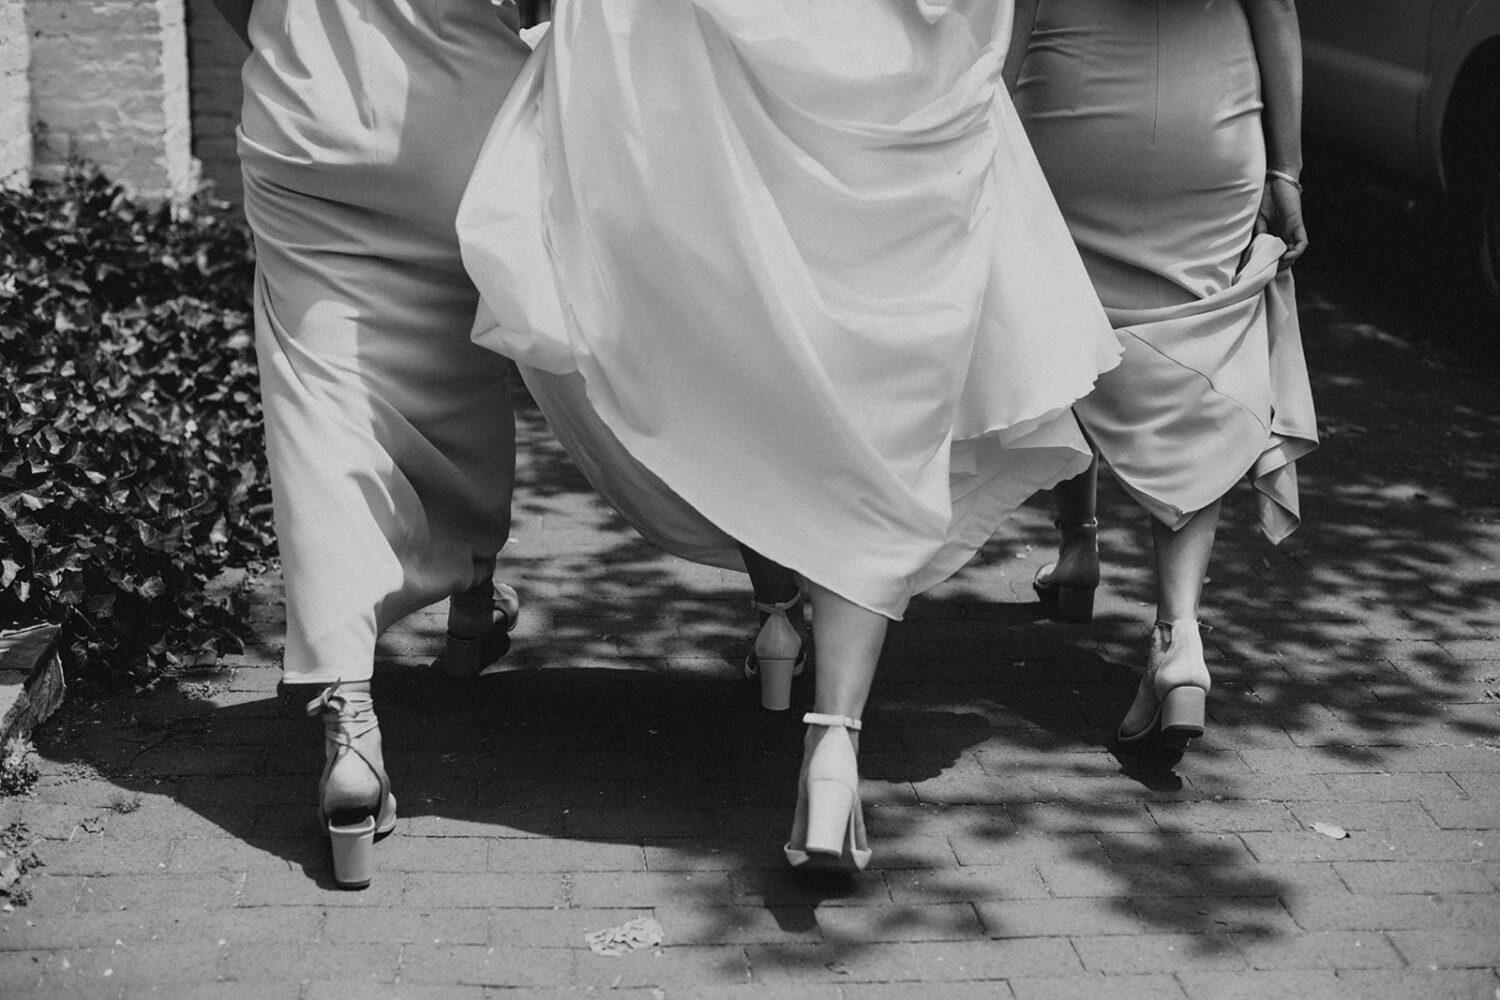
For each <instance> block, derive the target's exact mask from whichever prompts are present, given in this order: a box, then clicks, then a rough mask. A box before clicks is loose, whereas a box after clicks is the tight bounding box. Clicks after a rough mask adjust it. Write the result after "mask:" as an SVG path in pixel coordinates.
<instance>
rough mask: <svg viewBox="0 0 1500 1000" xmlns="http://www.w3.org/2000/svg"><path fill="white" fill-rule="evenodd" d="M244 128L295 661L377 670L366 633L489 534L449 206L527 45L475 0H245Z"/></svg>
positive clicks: (434, 590) (500, 424)
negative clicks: (409, 1)
mask: <svg viewBox="0 0 1500 1000" xmlns="http://www.w3.org/2000/svg"><path fill="white" fill-rule="evenodd" d="M250 33H251V40H252V43H253V50H252V52H251V55H250V57H249V59H248V61H247V63H246V65H245V69H244V82H245V101H244V109H243V116H242V125H241V132H240V137H239V147H240V156H241V161H242V164H243V169H244V174H245V211H246V215H247V216H248V218H249V221H250V224H251V227H252V229H253V230H254V234H255V247H256V265H257V277H256V286H255V328H256V350H257V355H258V358H259V363H260V374H261V394H262V400H263V403H264V412H265V420H266V435H267V451H268V456H269V460H270V467H271V479H272V491H273V497H274V502H275V513H276V531H277V537H278V541H279V544H280V550H281V557H282V563H283V571H284V572H283V575H284V579H285V584H286V598H287V647H286V657H285V668H286V677H287V680H288V681H292V682H298V683H314V682H316V683H326V682H330V681H333V680H336V679H340V678H342V679H343V680H346V681H354V680H361V679H365V678H368V677H369V676H370V673H371V671H372V668H373V662H374V652H375V642H376V637H377V636H378V634H379V633H380V632H381V631H382V630H383V629H385V628H386V627H387V626H389V625H391V624H392V623H394V622H395V621H397V620H398V619H400V618H401V617H403V616H405V615H406V614H408V613H409V612H411V611H413V610H416V609H418V608H421V607H424V606H426V605H428V604H431V603H433V602H435V601H438V600H441V599H442V598H444V597H446V596H448V595H449V594H452V593H454V592H456V591H459V590H462V589H465V588H467V587H468V586H469V585H470V584H471V583H472V582H473V581H474V577H475V575H476V573H478V572H481V571H482V569H483V566H484V564H485V563H486V562H487V561H488V560H490V559H492V558H493V556H494V554H495V553H496V552H497V551H498V550H499V548H500V546H501V545H503V544H504V542H505V538H506V535H507V532H508V530H509V522H510V491H511V484H512V478H513V477H512V472H513V464H514V422H513V416H512V413H511V409H510V402H509V400H508V398H507V396H506V389H505V380H506V377H507V366H506V362H505V360H504V359H503V358H500V357H498V356H497V355H495V354H493V353H492V352H489V351H486V350H483V349H482V348H479V347H476V346H475V345H474V344H473V343H472V341H471V340H470V338H469V332H470V329H471V327H472V324H473V319H474V314H475V310H476V307H477V304H478V293H477V291H476V290H475V289H474V286H473V284H472V283H471V282H470V281H469V279H468V276H467V274H466V273H465V272H464V269H463V266H462V263H461V261H460V259H459V252H458V241H457V236H456V234H455V231H454V227H453V218H454V215H455V213H456V212H457V207H458V198H459V194H460V192H461V191H462V188H463V185H464V184H465V183H466V182H467V179H468V176H469V169H470V167H471V166H472V164H473V162H474V158H475V156H476V154H477V152H478V148H479V143H480V141H481V139H482V138H483V135H484V130H485V128H487V127H488V125H489V123H490V121H491V120H492V119H493V118H494V114H495V110H496V109H497V108H498V107H499V105H500V101H501V99H502V98H503V96H504V94H505V91H506V89H507V86H508V84H509V82H510V80H511V79H513V78H514V76H515V75H516V73H517V71H518V70H519V69H520V66H521V64H522V62H523V61H524V60H525V58H526V56H527V54H528V50H527V49H526V47H525V46H524V45H523V44H522V43H521V42H520V40H519V39H518V38H517V37H516V35H515V33H514V32H513V31H511V30H510V29H508V28H506V27H505V26H504V25H503V24H502V23H501V22H500V19H499V15H498V13H497V11H496V10H495V8H493V7H491V6H490V5H489V4H484V3H475V2H473V0H430V2H424V3H422V4H419V5H414V6H406V5H403V4H400V3H397V2H395V0H368V2H365V3H360V4H354V3H327V2H319V0H256V3H255V6H254V8H253V11H252V17H251V23H250Z"/></svg>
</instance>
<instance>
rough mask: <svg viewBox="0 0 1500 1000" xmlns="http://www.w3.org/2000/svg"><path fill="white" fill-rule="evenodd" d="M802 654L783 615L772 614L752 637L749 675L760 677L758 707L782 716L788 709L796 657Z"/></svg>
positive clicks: (789, 624) (779, 613)
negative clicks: (752, 650)
mask: <svg viewBox="0 0 1500 1000" xmlns="http://www.w3.org/2000/svg"><path fill="white" fill-rule="evenodd" d="M801 653H802V637H801V636H799V635H798V634H797V630H796V629H795V628H793V627H792V624H791V622H789V621H788V620H787V617H786V613H785V612H784V611H781V612H778V613H776V614H772V615H771V616H770V617H769V618H767V619H766V620H765V622H764V623H763V624H762V625H761V627H760V632H759V633H758V634H757V635H756V637H755V652H754V653H753V654H752V657H751V660H752V661H753V662H754V664H755V668H754V670H753V671H752V670H751V669H750V663H749V662H747V663H746V673H749V674H751V676H754V674H756V673H758V674H760V704H761V707H762V708H766V709H769V710H770V711H772V712H784V711H786V710H787V709H788V708H790V707H791V705H792V678H793V677H795V676H796V675H797V657H798V656H800V655H801Z"/></svg>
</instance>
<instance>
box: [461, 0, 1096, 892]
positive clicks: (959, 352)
mask: <svg viewBox="0 0 1500 1000" xmlns="http://www.w3.org/2000/svg"><path fill="white" fill-rule="evenodd" d="M1010 29H1011V9H1010V6H1009V4H1008V3H997V2H996V0H954V2H952V3H946V2H936V0H819V2H818V3H813V4H754V3H744V2H742V0H611V2H609V3H598V2H595V0H571V2H569V0H565V2H563V3H561V4H559V5H558V6H557V8H556V17H555V19H554V22H553V25H552V28H551V30H550V32H549V34H548V36H547V38H546V39H545V40H544V41H543V42H542V44H541V46H540V48H539V49H538V52H537V55H536V57H535V58H534V59H533V60H532V61H531V62H530V63H528V64H527V67H526V69H525V71H524V72H523V74H522V76H521V78H520V80H518V81H517V83H516V86H515V88H514V90H513V91H512V93H511V96H510V99H509V100H508V101H507V103H506V105H505V108H504V109H503V110H502V111H501V113H500V115H499V116H498V118H497V120H496V122H495V126H494V128H493V130H492V131H491V134H490V137H489V139H488V140H487V142H486V144H485V147H484V150H483V151H482V152H481V155H480V159H479V163H478V166H477V168H476V171H475V174H474V178H473V181H472V183H471V185H470V188H469V191H468V194H467V195H466V197H465V199H464V203H463V206H462V209H461V213H460V218H459V231H460V237H461V239H462V241H463V247H464V257H465V260H466V262H467V263H468V265H469V269H470V273H471V274H472V275H473V276H474V280H475V282H476V283H477V284H478V285H479V287H480V290H481V292H482V294H483V298H484V309H483V310H482V312H481V316H480V320H479V324H478V327H477V333H476V339H477V340H478V341H479V342H480V343H482V344H485V345H486V346H489V347H492V348H493V349H494V350H496V351H498V352H500V353H502V354H506V355H508V356H511V357H513V358H515V359H516V360H517V361H519V362H520V363H521V365H522V374H523V375H524V376H525V378H526V380H527V384H528V386H529V387H530V388H531V390H532V393H533V395H534V396H535V398H536V399H537V401H538V403H539V404H540V405H541V406H542V408H543V410H544V411H545V412H546V414H547V417H548V419H549V421H550V422H551V424H552V426H553V428H554V430H555V431H556V432H557V434H558V436H559V438H560V439H561V440H562V441H563V443H564V444H565V445H566V446H567V448H568V450H569V452H570V453H571V454H572V455H573V456H574V458H575V460H576V461H577V462H578V464H579V465H580V467H581V468H582V469H583V470H584V472H585V474H587V475H588V476H589V478H590V479H591V481H592V482H593V483H594V485H595V487H596V488H598V489H599V491H600V492H601V493H602V494H603V495H604V496H605V498H606V499H607V500H609V501H610V502H611V503H613V504H614V505H615V506H616V507H617V508H618V509H619V510H620V511H621V512H622V513H624V514H625V515H626V516H627V517H628V518H629V519H630V520H632V521H633V522H634V523H635V524H637V525H638V526H639V527H640V528H641V530H642V532H643V534H645V535H646V536H647V537H648V538H652V539H653V540H656V541H658V542H660V543H661V544H663V545H664V546H665V547H667V548H668V549H670V550H671V551H674V552H678V553H681V554H683V555H685V556H687V557H689V558H694V559H698V560H700V561H704V562H709V563H713V564H717V565H722V566H728V567H732V568H736V569H741V568H748V569H750V570H752V575H753V576H755V577H756V588H757V591H758V592H760V593H761V595H762V597H763V599H766V600H767V602H768V605H769V607H770V610H767V611H765V612H764V613H766V614H767V616H768V620H775V616H776V615H777V614H778V613H784V612H785V611H786V610H788V609H787V608H785V607H782V608H780V609H779V610H778V609H777V608H776V605H777V604H780V605H783V606H784V605H785V604H786V603H787V602H788V601H792V600H794V599H795V594H794V593H787V591H788V590H790V588H789V587H787V586H785V584H786V582H787V580H788V579H789V578H788V577H786V576H785V575H784V574H785V573H786V571H790V572H793V573H796V574H797V575H798V576H800V577H801V578H802V579H803V580H805V581H806V582H807V589H808V592H809V595H810V598H811V603H812V609H813V633H814V638H815V640H816V643H817V648H818V658H817V666H816V691H815V697H814V703H813V708H814V711H813V712H811V713H809V714H808V715H807V716H806V717H805V719H804V721H806V722H807V723H808V729H807V733H806V738H805V742H804V757H803V766H802V771H801V775H800V779H799V784H798V795H797V807H796V812H795V817H794V819H793V823H792V833H791V836H790V838H789V839H788V841H787V844H786V847H785V853H786V857H787V860H788V862H789V863H790V864H791V865H793V866H794V867H798V868H802V867H820V866H832V867H838V868H844V869H858V868H863V867H864V866H865V865H866V864H867V863H868V862H869V859H870V850H869V846H868V843H867V842H866V838H865V831H864V821H863V814H862V812H861V810H860V804H859V803H860V800H859V791H858V780H859V776H858V767H857V750H858V740H859V729H860V725H861V716H862V714H863V710H864V706H865V702H866V700H867V698H868V697H869V693H870V687H871V683H872V681H873V679H874V676H875V669H876V663H877V660H878V658H879V655H880V652H881V648H882V645H883V641H884V636H885V631H886V625H887V623H888V622H889V621H891V620H893V619H899V618H900V617H901V615H902V614H903V612H904V610H905V608H906V605H907V603H908V601H909V600H910V599H911V597H912V596H913V595H914V594H916V593H918V592H920V591H921V590H922V589H924V588H926V587H928V586H931V585H932V584H934V583H936V582H938V581H939V580H942V579H943V578H944V577H946V576H948V575H949V574H951V573H953V572H954V571H955V570H957V569H958V568H959V567H961V566H962V565H963V564H964V563H965V562H967V561H968V559H969V558H970V557H971V556H972V555H973V553H974V552H975V551H976V550H977V549H978V547H979V546H981V545H982V544H984V542H985V541H986V540H987V539H988V538H989V537H990V535H991V533H992V532H993V531H994V530H995V529H996V527H997V526H998V524H999V523H1000V522H1001V521H1002V520H1003V518H1004V517H1005V516H1006V515H1007V514H1008V513H1009V512H1010V511H1011V510H1013V509H1014V508H1015V507H1016V506H1018V505H1019V504H1020V503H1022V502H1023V501H1024V500H1025V499H1026V498H1027V497H1028V496H1030V495H1031V494H1032V493H1033V492H1034V491H1035V490H1037V489H1040V488H1044V487H1046V486H1050V485H1053V484H1055V483H1056V482H1058V481H1059V480H1060V479H1062V478H1064V477H1066V476H1069V475H1073V474H1075V473H1076V472H1078V471H1079V470H1081V469H1082V468H1083V467H1085V466H1086V465H1087V463H1088V460H1089V452H1088V448H1087V445H1086V443H1085V442H1084V440H1083V437H1082V435H1081V434H1080V433H1079V431H1078V428H1077V426H1076V423H1075V421H1074V419H1073V417H1072V415H1071V412H1070V409H1069V408H1070V406H1071V405H1072V403H1073V402H1074V401H1075V400H1076V399H1078V398H1079V397H1080V396H1082V395H1084V393H1086V392H1087V391H1088V389H1089V388H1090V387H1091V386H1092V385H1093V383H1094V380H1095V377H1096V376H1097V374H1098V373H1099V372H1100V371H1102V370H1104V369H1107V368H1109V367H1110V366H1112V365H1113V364H1114V363H1115V361H1116V358H1117V356H1118V351H1119V348H1118V346H1117V344H1116V342H1115V338H1114V336H1113V334H1112V333H1111V331H1110V329H1109V325H1108V323H1107V321H1106V319H1105V317H1104V315H1103V313H1102V311H1101V310H1100V309H1099V306H1098V302H1097V300H1096V299H1095V297H1094V295H1093V294H1092V292H1091V291H1090V289H1089V286H1088V278H1087V275H1086V274H1085V273H1084V271H1083V268H1082V265H1081V264H1080V263H1079V261H1078V255H1077V251H1076V250H1075V249H1074V248H1073V245H1072V242H1071V241H1070V240H1069V238H1068V233H1067V229H1066V228H1065V226H1064V225H1063V222H1062V219H1061V218H1060V217H1059V215H1058V212H1057V208H1056V206H1055V204H1054V203H1053V201H1052V199H1051V197H1050V196H1049V195H1048V193H1047V188H1046V183H1045V181H1044V180H1043V178H1042V176H1041V172H1040V170H1039V168H1038V167H1037V164H1036V161H1035V158H1034V157H1033V156H1032V154H1031V151H1030V149H1029V147H1028V146H1027V144H1026V140H1025V136H1024V134H1023V132H1022V130H1021V126H1020V123H1019V121H1018V120H1017V118H1016V116H1015V111H1014V109H1013V108H1012V106H1011V104H1010V100H1009V98H1008V97H1006V95H1005V92H1004V89H1003V87H1002V86H1001V85H1000V68H1001V62H1002V60H1003V58H1004V54H1005V50H1006V41H1007V39H1008V37H1009V34H1010ZM559 288H564V289H566V290H567V301H566V307H564V304H563V302H562V301H561V300H560V299H559V297H558V294H557V289H559ZM738 543H743V546H744V549H742V548H741V546H740V544H738ZM755 553H759V554H760V555H759V556H756V555H755ZM747 562H748V563H749V565H748V566H747V565H746V564H747ZM778 567H785V569H784V570H783V569H779V568H778ZM765 574H769V575H770V576H772V577H776V576H778V575H780V576H781V580H780V581H779V582H780V583H781V584H782V592H783V593H785V594H786V600H779V599H778V598H779V597H780V596H781V595H779V594H775V593H767V591H768V590H771V589H772V588H773V586H774V585H776V584H777V583H778V581H777V580H775V579H771V580H763V579H762V577H763V576H764V575H765ZM772 602H774V603H772ZM790 638H791V639H793V640H795V638H796V637H795V636H793V637H790ZM794 648H795V647H794V643H793V642H791V641H789V642H788V643H786V646H785V647H784V649H785V650H794ZM773 659H778V660H781V661H787V660H788V659H790V661H791V665H792V669H795V666H794V664H795V655H794V653H793V655H792V656H790V657H788V656H787V655H784V654H783V655H778V656H777V657H773ZM782 665H786V664H785V662H783V664H782ZM757 666H758V667H759V668H760V669H761V670H762V672H764V670H765V668H766V664H765V662H764V661H763V660H762V661H761V662H760V663H758V664H757Z"/></svg>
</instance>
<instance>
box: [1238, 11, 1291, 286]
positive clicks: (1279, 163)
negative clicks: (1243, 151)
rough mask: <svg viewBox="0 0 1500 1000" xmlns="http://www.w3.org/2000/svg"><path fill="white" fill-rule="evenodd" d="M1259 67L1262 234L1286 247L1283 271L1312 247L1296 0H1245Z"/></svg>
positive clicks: (1259, 226) (1259, 227)
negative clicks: (1305, 214) (1306, 218)
mask: <svg viewBox="0 0 1500 1000" xmlns="http://www.w3.org/2000/svg"><path fill="white" fill-rule="evenodd" d="M1243 3H1244V5H1245V14H1246V16H1247V17H1248V18H1249V21H1250V36H1251V38H1252V39H1253V40H1254V42H1255V61H1256V63H1257V65H1258V66H1259V67H1260V90H1261V101H1262V102H1263V103H1264V105H1265V108H1264V110H1263V111H1262V112H1261V127H1262V129H1263V130H1264V131H1265V135H1266V168H1267V169H1268V170H1269V171H1271V173H1268V174H1267V175H1266V190H1265V195H1264V199H1263V201H1262V204H1261V210H1260V220H1259V221H1258V223H1257V226H1256V231H1257V232H1271V233H1274V234H1275V235H1277V236H1280V237H1281V238H1282V239H1283V240H1284V241H1285V242H1286V245H1287V252H1286V253H1285V254H1283V255H1282V258H1281V265H1282V267H1286V266H1289V265H1290V264H1291V263H1292V261H1294V260H1296V259H1297V258H1298V257H1300V256H1302V252H1303V251H1304V250H1306V249H1307V227H1306V226H1305V225H1304V224H1303V221H1302V188H1301V186H1300V185H1299V184H1298V183H1297V178H1298V177H1300V176H1301V173H1302V34H1301V32H1300V30H1299V29H1298V27H1297V4H1296V0H1243Z"/></svg>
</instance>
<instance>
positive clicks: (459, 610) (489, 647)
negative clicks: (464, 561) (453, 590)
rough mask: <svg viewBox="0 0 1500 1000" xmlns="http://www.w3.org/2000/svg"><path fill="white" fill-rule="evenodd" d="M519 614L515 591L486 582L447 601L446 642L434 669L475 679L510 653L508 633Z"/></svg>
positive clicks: (453, 675) (514, 624)
mask: <svg viewBox="0 0 1500 1000" xmlns="http://www.w3.org/2000/svg"><path fill="white" fill-rule="evenodd" d="M520 613H521V601H520V598H519V596H518V595H517V594H516V591H515V588H513V587H508V586H506V585H505V584H503V583H502V584H491V583H490V582H489V581H486V582H484V583H482V584H480V585H479V586H477V587H471V588H470V589H468V590H466V591H464V592H463V593H461V594H454V595H453V597H452V599H451V600H449V602H448V639H447V643H446V646H445V647H444V650H443V655H442V656H440V657H438V659H437V662H436V663H435V664H434V666H437V667H439V668H441V669H442V671H443V672H444V673H446V674H448V676H450V677H457V678H460V679H466V678H470V677H478V676H479V673H480V671H482V670H483V669H484V668H485V667H487V666H489V665H490V664H491V663H494V662H495V661H496V660H498V659H500V657H502V656H504V655H505V654H506V653H507V652H509V651H510V633H511V631H512V630H514V629H515V627H516V619H517V617H519V615H520Z"/></svg>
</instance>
